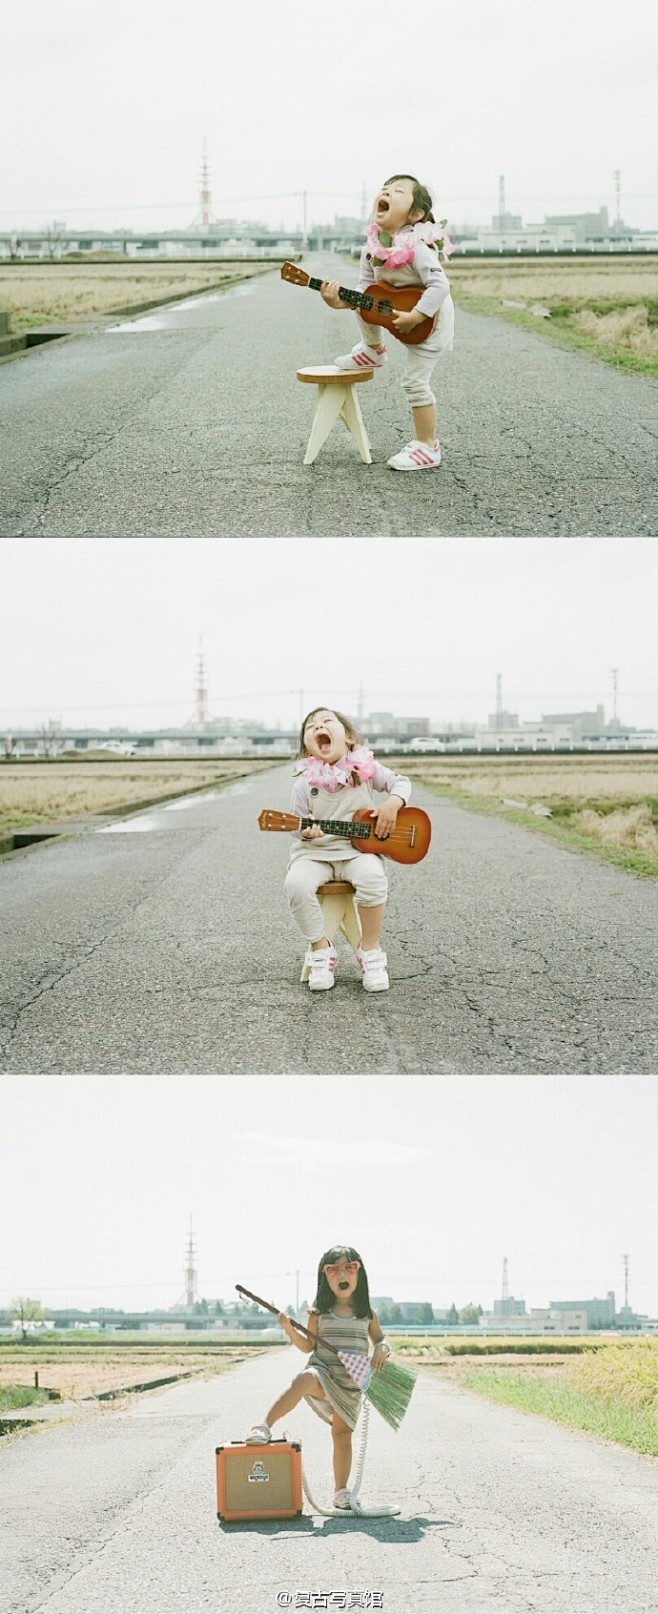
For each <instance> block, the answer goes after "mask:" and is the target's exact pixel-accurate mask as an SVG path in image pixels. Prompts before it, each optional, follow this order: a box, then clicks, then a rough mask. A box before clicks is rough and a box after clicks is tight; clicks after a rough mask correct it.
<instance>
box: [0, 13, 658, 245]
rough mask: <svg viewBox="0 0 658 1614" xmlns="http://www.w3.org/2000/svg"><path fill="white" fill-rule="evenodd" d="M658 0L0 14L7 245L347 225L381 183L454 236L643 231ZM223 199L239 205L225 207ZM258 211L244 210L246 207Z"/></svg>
mask: <svg viewBox="0 0 658 1614" xmlns="http://www.w3.org/2000/svg"><path fill="white" fill-rule="evenodd" d="M657 42H658V8H657V7H656V5H655V0H625V4H624V5H623V6H622V7H620V6H619V4H618V0H551V4H550V6H547V7H544V6H537V5H534V6H532V5H528V3H527V0H498V4H496V5H495V6H492V5H491V4H490V0H460V4H459V5H458V6H453V7H450V8H449V9H446V8H445V7H441V6H437V5H436V3H435V0H415V3H414V6H413V10H411V11H405V12H403V11H402V9H401V7H400V5H399V0H379V3H378V5H377V6H376V8H375V9H371V10H370V11H368V10H364V9H362V8H359V7H355V6H352V7H350V6H348V7H345V8H342V9H341V8H340V7H335V6H333V7H326V6H320V5H314V4H312V3H311V4H309V0H279V3H277V4H272V3H271V0H249V4H248V5H243V6H239V5H236V6H230V7H226V6H220V5H218V4H217V3H216V0H187V3H186V4H185V5H183V6H181V5H180V4H179V3H178V0H95V3H94V5H92V6H90V5H89V4H88V0H54V3H53V0H4V4H3V7H2V65H1V68H0V104H1V105H2V108H3V141H4V144H5V147H6V155H5V159H4V162H3V197H2V200H1V202H0V228H3V229H14V228H19V227H21V226H23V227H28V226H30V225H34V226H43V224H44V223H45V222H46V221H48V220H52V219H53V218H59V219H62V220H63V221H65V222H66V223H68V224H69V225H71V226H73V225H78V224H79V225H90V224H91V223H92V222H95V223H96V224H98V225H105V226H107V227H108V228H113V227H115V226H126V225H129V226H132V227H134V228H135V229H137V230H140V229H144V228H146V227H147V226H149V225H153V226H155V227H157V228H163V227H167V226H171V227H180V226H183V225H187V224H189V223H191V222H192V220H193V218H194V216H195V214H196V212H197V211H198V200H197V197H198V175H199V169H200V158H201V150H202V143H203V140H204V137H205V138H206V140H207V145H208V157H209V161H210V166H211V181H212V189H213V195H214V199H215V210H216V212H217V213H218V214H220V215H222V216H228V217H230V216H242V217H245V216H246V217H252V218H254V217H255V218H264V219H266V220H268V221H269V222H270V223H271V224H274V225H277V224H278V223H279V222H280V221H283V222H285V223H286V224H287V225H293V226H294V225H295V224H297V223H299V222H300V221H301V217H302V208H301V202H300V200H299V198H298V196H291V195H290V193H299V192H301V191H303V190H304V189H306V190H308V192H309V193H312V194H310V195H309V220H313V219H314V218H315V219H331V218H333V216H334V214H335V213H336V212H339V213H340V212H346V211H349V212H351V213H354V212H355V211H356V209H357V206H358V204H359V201H360V196H361V189H362V186H363V184H364V183H365V184H366V186H367V189H368V193H369V195H370V193H372V192H374V190H375V189H376V188H377V187H378V186H379V185H380V184H381V183H382V181H383V180H384V179H385V178H386V177H387V176H388V174H389V173H391V172H400V171H401V170H402V169H408V170H410V171H411V172H412V173H415V174H417V175H418V177H419V178H420V179H421V180H423V181H424V182H425V183H427V184H429V185H430V187H431V188H432V189H433V191H434V193H435V195H436V197H437V202H438V208H439V212H440V213H445V214H447V215H448V216H449V218H450V220H451V222H452V223H453V224H458V223H463V222H464V221H465V220H467V219H468V220H471V221H473V220H476V221H480V222H482V223H484V222H487V220H488V219H489V217H490V215H492V214H493V213H495V212H497V210H498V175H499V173H504V174H505V175H506V178H507V205H508V208H509V209H510V211H512V212H518V213H521V214H522V215H523V217H524V218H525V220H526V221H528V220H533V219H541V218H543V216H544V214H545V213H549V214H550V213H556V212H562V211H568V212H575V211H582V210H585V209H587V210H591V209H596V208H598V207H599V206H600V205H601V204H603V203H605V204H607V206H608V208H609V210H610V213H611V217H613V216H614V179H613V175H614V171H615V169H619V170H621V175H622V215H623V216H624V218H625V219H626V220H627V222H630V223H632V224H634V225H636V226H639V227H641V228H648V227H655V226H656V224H657V223H658V181H657V180H656V172H655V164H654V162H653V157H652V152H653V150H654V148H655V138H654V137H655V120H654V118H653V116H652V112H654V111H655V105H656V89H657V87H658V86H657V84H656V64H657V59H658V51H657V50H656V44H657ZM234 198H238V199H240V200H232V199H234ZM248 198H253V199H254V200H247V199H248Z"/></svg>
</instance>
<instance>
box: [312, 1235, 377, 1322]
mask: <svg viewBox="0 0 658 1614" xmlns="http://www.w3.org/2000/svg"><path fill="white" fill-rule="evenodd" d="M341 1260H343V1261H360V1262H361V1265H360V1267H359V1276H358V1278H357V1280H356V1289H355V1291H354V1295H353V1299H352V1305H353V1307H354V1315H355V1317H372V1306H371V1304H370V1293H369V1290H368V1274H367V1272H366V1269H365V1267H364V1265H363V1261H361V1256H360V1255H359V1252H358V1250H354V1249H352V1246H351V1244H332V1246H331V1249H330V1250H325V1252H324V1255H323V1256H321V1257H320V1263H319V1266H318V1288H317V1294H316V1296H315V1300H314V1301H313V1307H312V1309H313V1311H320V1312H322V1311H324V1312H327V1311H333V1309H334V1306H335V1304H336V1296H335V1295H334V1294H332V1291H331V1289H330V1288H329V1284H328V1282H327V1275H326V1273H325V1271H324V1268H325V1267H326V1266H331V1265H332V1263H333V1262H334V1261H341Z"/></svg>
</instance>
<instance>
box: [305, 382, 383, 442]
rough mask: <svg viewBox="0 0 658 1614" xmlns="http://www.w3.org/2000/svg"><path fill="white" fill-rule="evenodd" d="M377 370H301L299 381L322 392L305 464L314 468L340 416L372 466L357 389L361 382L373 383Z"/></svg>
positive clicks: (316, 409)
mask: <svg viewBox="0 0 658 1614" xmlns="http://www.w3.org/2000/svg"><path fill="white" fill-rule="evenodd" d="M374 373H375V372H374V370H339V369H338V368H337V366H336V365H335V364H324V365H323V364H310V365H307V366H306V369H304V370H298V371H297V380H298V381H308V382H311V383H312V385H313V386H316V387H317V389H318V401H317V403H316V405H315V414H314V416H313V424H312V426H311V435H310V437H309V440H308V448H307V450H306V453H305V455H304V464H305V465H312V464H313V461H314V460H315V459H317V457H318V454H319V452H320V449H321V448H322V444H323V443H325V442H326V440H327V438H328V436H329V433H330V431H331V428H332V426H333V424H334V421H335V420H337V419H338V417H339V416H340V419H341V420H344V421H345V425H346V426H347V429H348V431H349V432H351V433H352V436H353V438H354V441H355V443H356V446H357V448H358V450H359V453H360V455H361V458H362V460H363V461H364V464H366V465H372V454H371V453H370V443H369V442H368V433H367V431H366V428H365V424H364V420H363V415H362V414H361V408H360V405H359V400H358V398H355V397H354V392H353V390H352V389H353V388H354V387H355V386H356V385H357V383H358V382H359V381H372V378H373V375H374Z"/></svg>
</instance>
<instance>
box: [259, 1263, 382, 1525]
mask: <svg viewBox="0 0 658 1614" xmlns="http://www.w3.org/2000/svg"><path fill="white" fill-rule="evenodd" d="M277 1321H278V1322H279V1323H280V1325H281V1327H282V1328H283V1329H284V1331H285V1333H286V1334H287V1335H288V1338H289V1340H290V1341H291V1343H292V1344H293V1345H296V1346H297V1349H298V1350H300V1351H302V1352H303V1353H304V1355H306V1356H308V1357H309V1362H308V1365H307V1367H306V1368H305V1370H304V1372H302V1373H298V1375H297V1377H296V1378H295V1379H293V1382H292V1384H291V1386H290V1389H289V1390H285V1391H284V1393H283V1395H280V1396H279V1398H278V1400H277V1401H275V1402H274V1405H273V1406H272V1407H270V1409H269V1412H268V1413H267V1414H266V1416H265V1419H264V1422H263V1423H262V1424H254V1427H253V1429H250V1431H249V1434H248V1435H247V1443H248V1444H249V1445H262V1444H265V1443H266V1442H267V1441H269V1440H270V1439H271V1437H272V1425H273V1424H275V1423H277V1422H278V1420H279V1419H280V1418H285V1417H286V1416H287V1414H288V1413H289V1412H292V1410H293V1407H296V1406H297V1405H298V1403H299V1402H300V1401H301V1400H302V1399H304V1400H306V1401H307V1402H308V1404H309V1406H310V1407H312V1408H313V1411H314V1412H316V1413H317V1414H318V1417H320V1418H323V1419H324V1421H325V1423H328V1424H330V1425H331V1433H332V1438H333V1458H334V1481H335V1486H336V1494H335V1496H334V1507H337V1508H349V1506H350V1492H349V1489H348V1481H349V1477H350V1469H351V1466H352V1432H353V1430H354V1427H355V1425H356V1420H357V1418H358V1415H359V1410H360V1407H361V1391H360V1390H359V1389H358V1388H357V1386H356V1384H355V1383H354V1381H353V1379H351V1378H350V1375H349V1373H348V1372H347V1369H346V1368H345V1367H343V1363H342V1362H340V1361H339V1360H338V1357H337V1356H334V1355H333V1352H332V1351H331V1350H327V1349H326V1345H325V1341H326V1344H327V1345H331V1346H333V1347H334V1350H337V1351H356V1352H358V1353H359V1354H361V1355H367V1354H368V1343H369V1342H370V1343H372V1345H373V1346H374V1352H373V1356H372V1359H371V1366H372V1367H374V1368H375V1370H376V1371H379V1369H380V1368H382V1367H383V1366H384V1363H385V1362H386V1361H387V1359H388V1357H389V1355H390V1346H389V1344H388V1341H387V1340H385V1339H384V1335H383V1334H382V1331H381V1328H380V1326H379V1320H378V1318H377V1313H376V1312H374V1311H373V1309H372V1306H371V1304H370V1295H369V1292H368V1276H367V1273H366V1269H365V1267H364V1265H363V1262H362V1260H361V1257H360V1255H359V1254H358V1251H357V1250H354V1249H352V1247H351V1246H349V1245H345V1244H334V1245H333V1246H332V1248H331V1249H330V1250H326V1251H325V1253H324V1255H323V1256H322V1257H321V1260H320V1263H319V1266H318V1284H317V1294H316V1296H315V1301H314V1303H313V1307H312V1309H311V1311H309V1314H308V1319H307V1327H308V1329H309V1332H310V1333H311V1334H312V1336H313V1339H312V1340H309V1339H306V1337H305V1335H304V1334H299V1333H298V1332H297V1330H296V1328H295V1324H294V1322H293V1320H292V1318H291V1317H288V1316H286V1314H285V1312H280V1313H279V1315H278V1319H277Z"/></svg>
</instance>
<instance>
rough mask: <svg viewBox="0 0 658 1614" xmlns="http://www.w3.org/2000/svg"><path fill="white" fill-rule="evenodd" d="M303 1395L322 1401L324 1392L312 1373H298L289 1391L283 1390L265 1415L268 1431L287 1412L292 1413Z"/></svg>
mask: <svg viewBox="0 0 658 1614" xmlns="http://www.w3.org/2000/svg"><path fill="white" fill-rule="evenodd" d="M305 1395H314V1396H317V1398H318V1401H323V1400H324V1390H323V1388H322V1385H321V1384H320V1381H319V1379H316V1377H315V1374H314V1373H298V1375H297V1378H296V1379H293V1381H292V1384H291V1386H290V1389H289V1390H284V1392H283V1395H280V1396H279V1399H278V1401H275V1403H274V1406H273V1407H270V1410H269V1412H267V1413H266V1414H265V1418H264V1422H265V1423H266V1424H267V1427H268V1429H271V1428H272V1425H273V1424H275V1423H278V1421H279V1418H285V1416H286V1413H287V1412H292V1409H293V1407H296V1406H298V1404H299V1402H300V1401H301V1400H302V1399H303V1397H304V1396H305Z"/></svg>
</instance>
